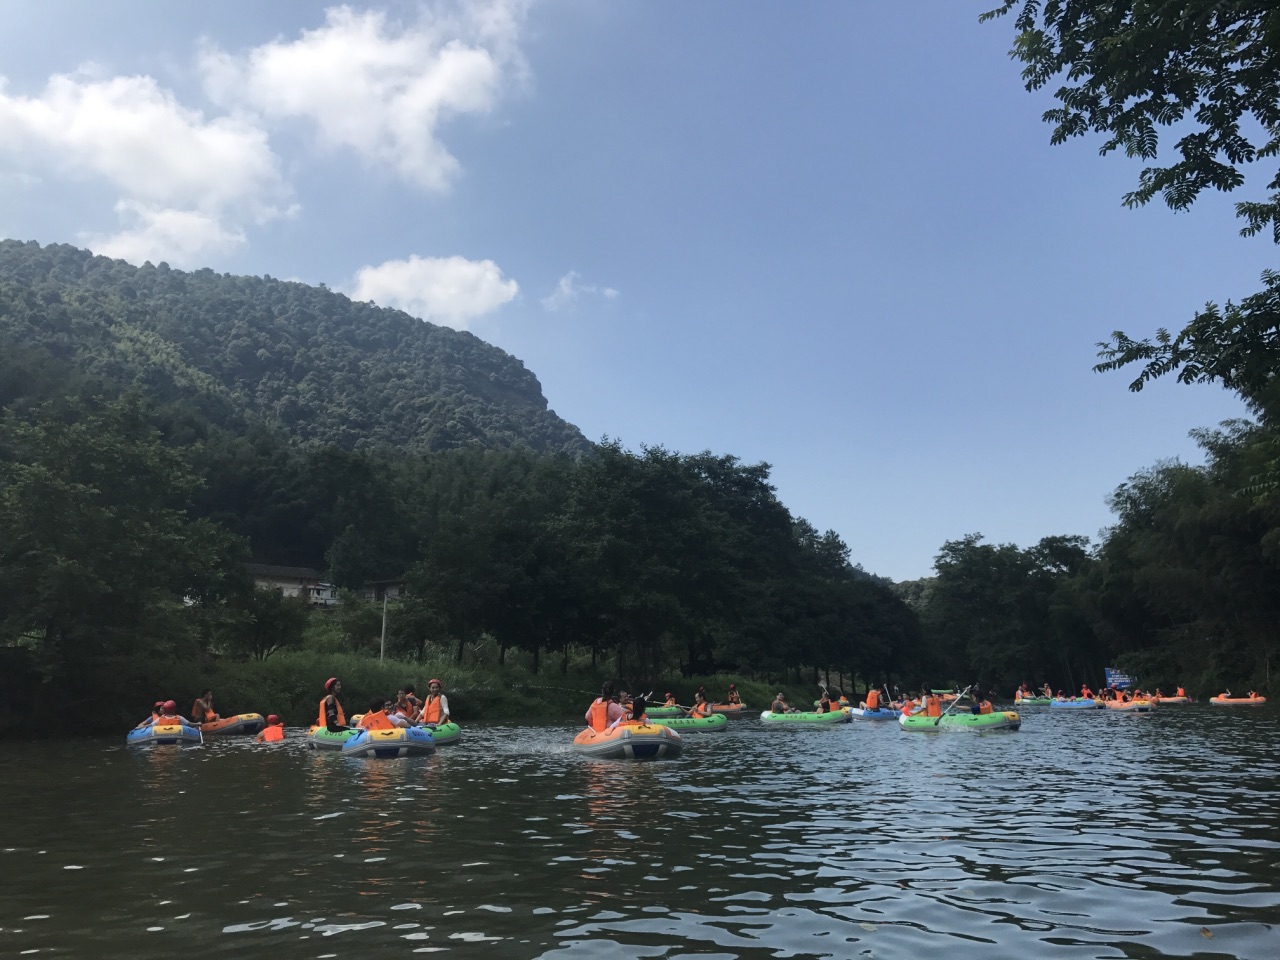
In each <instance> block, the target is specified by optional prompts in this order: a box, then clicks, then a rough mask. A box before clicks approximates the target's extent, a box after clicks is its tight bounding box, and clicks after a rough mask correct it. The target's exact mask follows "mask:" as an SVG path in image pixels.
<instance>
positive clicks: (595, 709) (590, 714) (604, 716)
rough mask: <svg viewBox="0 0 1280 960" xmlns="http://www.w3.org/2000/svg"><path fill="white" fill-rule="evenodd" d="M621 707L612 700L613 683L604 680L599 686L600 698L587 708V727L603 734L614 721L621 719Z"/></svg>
mask: <svg viewBox="0 0 1280 960" xmlns="http://www.w3.org/2000/svg"><path fill="white" fill-rule="evenodd" d="M622 716H623V713H622V705H621V704H620V703H618V702H617V701H616V700H614V699H613V681H612V680H606V681H605V682H604V683H602V684H601V685H600V696H598V697H596V698H595V700H594V701H592V703H591V706H589V707H587V714H586V721H587V726H589V727H590V728H591V729H592V730H595V731H596V732H597V733H603V732H604V731H605V730H608V729H609V727H610V726H611V725H612V724H613V723H614V722H615V721H616V720H620V719H622Z"/></svg>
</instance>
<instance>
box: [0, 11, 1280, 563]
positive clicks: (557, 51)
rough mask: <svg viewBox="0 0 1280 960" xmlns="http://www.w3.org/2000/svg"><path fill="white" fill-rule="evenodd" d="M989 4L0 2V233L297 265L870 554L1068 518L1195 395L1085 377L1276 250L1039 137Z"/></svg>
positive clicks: (1194, 409) (1167, 441)
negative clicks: (527, 374) (516, 362)
mask: <svg viewBox="0 0 1280 960" xmlns="http://www.w3.org/2000/svg"><path fill="white" fill-rule="evenodd" d="M990 5H991V0H980V2H977V3H966V2H957V0H946V2H943V0H932V2H926V0H915V2H912V3H910V4H903V3H878V4H876V3H845V2H825V3H820V2H814V3H805V4H783V3H763V2H756V0H743V2H729V0H721V2H704V3H694V4H691V3H685V2H654V0H646V2H639V0H632V2H617V3H606V2H585V0H584V2H571V0H560V2H544V3H537V2H534V3H529V4H525V3H516V2H500V3H492V4H478V3H474V4H467V5H463V6H447V5H442V4H409V3H391V4H382V5H373V6H370V5H364V4H353V5H350V6H347V7H332V8H329V9H328V10H326V8H325V7H324V6H323V5H320V4H312V3H297V2H293V3H286V2H279V3H272V4H262V3H246V2H223V3H219V4H205V5H200V6H195V5H187V4H181V5H179V4H170V3H167V2H135V3H132V4H129V5H127V6H123V5H121V6H111V7H107V6H106V5H89V4H82V3H72V2H65V0H46V2H45V3H42V4H41V5H38V6H37V5H30V4H29V5H13V6H11V7H10V8H9V9H7V10H6V17H7V21H8V22H7V25H6V29H5V31H3V33H0V76H3V77H4V78H5V82H4V84H3V86H2V87H0V197H2V198H3V203H0V234H2V235H4V236H10V237H17V238H20V239H24V240H25V239H34V240H38V241H40V242H42V243H49V242H70V243H76V244H79V245H82V246H89V247H91V248H93V249H95V250H98V251H100V252H105V253H109V254H111V255H115V256H123V257H125V258H126V259H130V260H133V261H135V262H141V261H142V260H145V259H148V258H150V259H152V260H157V261H158V260H161V259H165V260H168V261H169V262H170V263H172V264H173V265H175V266H184V267H199V266H211V267H213V268H215V269H217V270H220V271H227V272H232V273H251V274H270V275H272V276H275V277H282V278H296V279H300V280H304V281H307V282H311V283H326V284H328V285H329V286H330V287H333V288H335V289H339V290H343V291H345V292H348V293H350V294H352V295H353V296H356V297H358V298H360V299H373V300H375V301H376V302H378V303H382V304H384V305H388V306H398V307H403V308H405V309H408V310H409V311H410V312H412V313H415V315H419V316H426V317H427V318H429V319H431V320H433V321H434V322H441V323H447V324H449V325H451V326H455V327H459V328H463V329H468V330H471V331H472V332H473V333H475V334H476V335H477V336H480V337H481V338H483V339H485V340H487V341H489V342H491V343H494V344H496V345H497V346H499V347H502V348H503V349H504V350H507V351H508V352H510V353H512V354H514V355H515V356H517V357H519V358H521V359H522V360H523V361H524V362H525V364H526V365H527V366H528V367H529V368H530V369H531V370H533V371H534V372H535V373H536V374H537V376H538V377H539V379H540V380H541V381H542V384H543V389H544V392H545V394H546V396H547V398H548V400H549V401H550V404H551V406H552V408H553V409H555V410H556V411H557V412H558V413H559V414H560V415H561V416H563V417H564V418H565V419H567V420H569V421H571V422H573V423H575V424H577V425H578V426H579V427H580V428H581V429H582V430H583V431H584V433H586V435H587V436H588V437H591V438H599V437H601V436H604V435H609V436H612V437H616V438H618V439H620V440H621V441H622V442H623V443H625V444H626V445H628V446H632V447H638V446H640V445H641V444H660V445H663V446H666V447H668V448H671V449H676V450H681V451H685V452H690V453H692V452H697V451H699V450H703V449H709V450H712V451H714V452H717V453H732V454H735V455H737V456H739V457H741V458H742V459H743V460H746V461H749V462H755V461H760V460H763V461H767V462H769V463H770V464H772V465H773V467H774V473H773V476H774V481H775V483H776V484H777V486H778V492H779V495H780V497H781V499H782V500H783V501H784V502H785V503H786V504H787V505H788V507H790V509H791V510H792V512H793V513H795V514H798V515H800V516H803V517H805V518H807V519H808V520H809V521H811V522H812V523H813V524H814V525H815V526H817V527H819V528H821V529H827V528H830V529H834V530H835V531H837V532H838V533H839V534H840V535H841V536H842V537H844V539H845V540H846V542H848V543H849V545H850V547H851V549H852V555H853V559H854V560H855V561H857V562H860V563H862V564H863V566H865V567H866V568H867V569H869V570H872V571H875V572H877V573H880V574H883V575H885V576H889V577H892V578H894V579H909V578H914V577H918V576H923V575H927V574H928V573H929V572H930V571H931V567H932V561H933V557H934V555H935V554H936V553H937V551H938V548H939V547H940V546H941V545H942V543H943V542H944V541H946V540H948V539H953V538H957V537H960V536H963V535H965V534H967V533H971V532H975V531H976V532H981V533H983V534H985V535H986V537H987V538H988V539H989V540H992V541H996V542H1013V543H1017V544H1019V545H1022V546H1027V545H1030V544H1032V543H1034V542H1035V541H1037V540H1038V539H1040V538H1041V537H1043V536H1047V535H1051V534H1067V533H1079V534H1084V535H1086V536H1090V537H1096V535H1097V534H1098V531H1099V530H1100V529H1101V528H1103V527H1104V526H1105V525H1106V524H1107V523H1108V522H1109V521H1110V514H1109V513H1108V511H1107V508H1106V505H1105V498H1106V496H1107V494H1108V493H1109V492H1110V491H1111V490H1112V489H1113V488H1114V487H1115V486H1116V485H1117V484H1119V483H1121V482H1123V481H1124V480H1125V479H1126V477H1128V476H1129V475H1131V474H1132V473H1134V472H1135V471H1137V470H1139V469H1142V468H1144V467H1147V466H1150V465H1152V464H1154V463H1155V462H1156V461H1158V460H1160V459H1162V458H1169V457H1179V456H1180V457H1183V458H1184V459H1191V460H1198V459H1199V458H1198V453H1197V451H1196V448H1195V446H1194V444H1193V443H1192V442H1191V441H1190V440H1189V439H1188V438H1187V431H1188V430H1189V429H1191V428H1193V427H1198V426H1208V425H1213V424H1215V423H1217V422H1219V421H1221V420H1223V419H1226V418H1229V417H1235V416H1240V415H1243V408H1242V407H1241V405H1240V404H1239V403H1238V402H1237V401H1236V400H1234V399H1233V398H1232V396H1231V395H1229V394H1227V393H1226V392H1224V391H1221V390H1219V389H1217V388H1214V387H1194V388H1193V387H1182V386H1179V385H1177V384H1174V383H1159V384H1157V385H1155V386H1153V387H1151V388H1148V389H1147V390H1145V391H1143V392H1142V393H1141V394H1136V395H1135V394H1131V393H1129V392H1128V390H1127V389H1126V386H1127V383H1128V380H1129V379H1130V378H1129V377H1126V376H1125V375H1124V374H1123V373H1122V374H1110V375H1100V374H1094V373H1092V372H1091V369H1090V368H1091V366H1092V364H1093V363H1094V362H1095V356H1094V354H1095V347H1094V344H1095V343H1096V342H1097V341H1099V340H1103V339H1106V338H1107V336H1108V334H1109V333H1110V331H1112V330H1114V329H1117V328H1119V329H1124V330H1125V331H1126V332H1128V333H1130V334H1131V335H1141V336H1146V335H1149V334H1150V333H1152V332H1153V331H1154V330H1155V328H1156V327H1158V326H1168V327H1171V328H1175V329H1176V328H1179V327H1181V326H1182V325H1183V324H1184V323H1185V322H1186V320H1188V319H1189V318H1190V316H1191V314H1192V312H1193V311H1194V310H1195V309H1196V308H1197V307H1199V306H1201V305H1203V304H1204V302H1206V301H1208V300H1215V301H1219V302H1221V301H1223V300H1225V299H1227V298H1237V299H1238V298H1239V297H1241V296H1244V295H1247V294H1248V293H1250V292H1253V291H1254V290H1255V289H1257V288H1258V287H1259V281H1258V275H1259V273H1260V272H1261V270H1262V269H1264V268H1266V267H1267V266H1268V265H1269V264H1270V262H1271V258H1273V256H1274V248H1273V247H1272V246H1271V245H1270V244H1268V243H1267V242H1265V241H1263V240H1245V239H1242V238H1240V237H1238V236H1237V224H1236V221H1235V218H1234V214H1233V211H1232V209H1231V203H1232V202H1233V201H1234V200H1235V199H1237V198H1235V197H1218V196H1213V197H1205V198H1202V200H1201V201H1200V203H1199V204H1197V206H1196V207H1195V208H1194V209H1193V210H1192V211H1190V212H1188V213H1183V214H1177V215H1175V214H1173V213H1172V212H1170V211H1168V210H1167V209H1166V208H1164V207H1161V206H1154V205H1153V206H1150V207H1148V208H1145V209H1142V210H1139V211H1128V210H1125V209H1124V208H1123V207H1121V205H1120V197H1121V195H1122V194H1123V193H1124V192H1125V191H1126V190H1127V189H1129V188H1130V187H1131V185H1132V184H1133V182H1134V180H1135V178H1136V175H1137V170H1138V165H1137V164H1135V163H1133V162H1131V161H1128V160H1126V159H1125V158H1123V157H1116V156H1109V157H1105V158H1102V157H1099V156H1098V152H1097V151H1098V147H1099V146H1100V143H1099V142H1098V141H1097V140H1076V141H1073V142H1071V143H1069V144H1067V145H1064V146H1060V147H1052V146H1050V144H1049V142H1048V139H1049V128H1048V127H1047V126H1046V125H1045V124H1043V123H1042V122H1041V120H1040V114H1041V112H1042V111H1043V110H1044V109H1046V107H1047V106H1048V105H1049V100H1048V98H1047V97H1046V96H1045V95H1032V94H1028V93H1027V92H1026V91H1024V90H1023V88H1022V85H1021V82H1020V79H1019V68H1018V65H1017V64H1015V63H1014V62H1012V61H1011V60H1010V59H1009V58H1008V56H1007V50H1008V48H1009V46H1010V41H1011V36H1012V25H1011V24H1010V23H1009V22H1008V21H1002V22H997V23H994V24H986V25H980V24H979V23H978V21H977V17H978V14H979V13H980V12H981V11H982V10H983V9H985V8H986V7H988V6H990Z"/></svg>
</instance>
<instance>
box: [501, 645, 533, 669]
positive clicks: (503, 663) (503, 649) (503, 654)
mask: <svg viewBox="0 0 1280 960" xmlns="http://www.w3.org/2000/svg"><path fill="white" fill-rule="evenodd" d="M506 665H507V645H506V644H505V643H500V644H498V666H500V667H505V666H506ZM533 672H534V673H537V672H538V671H537V670H534V671H533Z"/></svg>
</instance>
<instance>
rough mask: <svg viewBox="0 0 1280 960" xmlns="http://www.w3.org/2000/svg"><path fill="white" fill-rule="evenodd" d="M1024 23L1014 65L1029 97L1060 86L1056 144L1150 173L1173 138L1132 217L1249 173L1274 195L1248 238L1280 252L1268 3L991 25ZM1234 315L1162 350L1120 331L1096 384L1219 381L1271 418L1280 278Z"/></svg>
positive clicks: (1144, 0)
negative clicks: (1140, 209)
mask: <svg viewBox="0 0 1280 960" xmlns="http://www.w3.org/2000/svg"><path fill="white" fill-rule="evenodd" d="M1015 9H1017V11H1018V12H1017V16H1016V18H1015V21H1014V22H1015V28H1016V30H1017V34H1016V37H1015V40H1014V46H1013V50H1012V56H1013V57H1014V58H1016V59H1018V60H1020V61H1022V63H1023V64H1025V67H1024V69H1023V72H1022V76H1023V79H1024V80H1025V82H1026V86H1027V89H1028V90H1038V89H1041V88H1043V87H1046V86H1048V85H1049V84H1050V83H1053V82H1055V79H1056V78H1058V77H1059V76H1061V75H1064V74H1065V82H1064V83H1063V84H1062V85H1061V86H1059V87H1058V88H1057V89H1056V90H1055V92H1054V96H1055V98H1056V99H1057V101H1058V104H1059V106H1057V107H1055V108H1053V109H1051V110H1049V111H1047V112H1046V113H1045V114H1044V119H1045V120H1046V121H1047V122H1049V123H1051V124H1053V125H1054V129H1053V134H1052V137H1051V140H1052V142H1053V143H1055V144H1056V143H1063V142H1065V141H1066V140H1067V139H1069V138H1071V137H1076V136H1082V135H1085V134H1087V133H1091V132H1092V133H1098V134H1101V135H1103V136H1105V137H1106V139H1105V140H1104V142H1103V145H1102V151H1101V152H1102V153H1104V154H1105V153H1109V152H1112V151H1115V150H1123V151H1124V152H1125V153H1126V154H1127V155H1128V156H1130V157H1137V158H1141V159H1143V160H1149V161H1154V160H1157V159H1158V158H1159V155H1160V149H1159V148H1160V130H1161V128H1165V129H1168V128H1175V127H1176V129H1177V133H1178V134H1179V139H1178V140H1177V142H1176V143H1175V144H1174V151H1175V153H1176V159H1172V158H1171V159H1172V162H1168V163H1165V164H1163V165H1153V166H1148V167H1146V168H1145V169H1144V170H1143V171H1142V173H1141V174H1140V176H1139V178H1138V186H1137V188H1136V189H1134V190H1132V191H1130V192H1129V193H1127V194H1126V195H1125V197H1124V203H1125V205H1127V206H1130V207H1134V206H1139V205H1142V204H1145V203H1147V202H1148V201H1150V200H1151V199H1153V198H1154V197H1156V196H1159V197H1161V198H1162V199H1163V200H1164V201H1165V203H1166V204H1168V205H1169V206H1170V207H1171V208H1173V209H1174V210H1183V209H1186V208H1187V207H1189V206H1190V205H1191V204H1192V203H1194V202H1195V200H1196V198H1197V197H1198V196H1199V195H1200V194H1201V192H1203V191H1204V190H1206V189H1214V190H1219V191H1233V190H1236V189H1238V188H1240V187H1242V186H1244V185H1245V183H1246V172H1247V171H1248V170H1249V168H1250V167H1251V166H1252V165H1253V164H1263V165H1268V164H1270V166H1269V167H1268V173H1267V176H1270V178H1271V179H1270V180H1269V182H1267V184H1266V186H1265V194H1264V195H1263V196H1261V197H1259V198H1257V199H1252V200H1245V201H1241V202H1239V203H1237V204H1236V212H1237V214H1238V215H1239V216H1240V217H1241V218H1242V219H1243V221H1244V225H1243V227H1242V228H1241V233H1242V234H1244V235H1246V236H1252V235H1255V234H1258V233H1263V232H1268V233H1270V234H1271V236H1272V238H1273V240H1274V241H1275V242H1276V243H1280V166H1277V165H1275V159H1276V157H1277V156H1280V44H1278V43H1277V42H1276V37H1277V36H1278V35H1280V7H1277V6H1276V4H1275V3H1273V2H1270V0H1072V2H1065V0H1009V2H1007V3H1004V4H1001V5H1000V6H999V7H997V8H996V9H994V10H992V11H990V12H988V13H986V14H984V15H983V17H982V19H983V20H989V19H992V18H994V17H999V16H1003V15H1005V14H1007V13H1010V12H1011V11H1013V10H1015ZM1263 282H1264V284H1265V290H1263V291H1262V292H1260V293H1257V294H1254V295H1252V296H1249V297H1247V298H1246V299H1245V300H1243V301H1242V302H1241V303H1239V304H1234V303H1231V302H1228V303H1227V304H1226V306H1225V307H1222V308H1219V307H1218V306H1217V305H1215V304H1209V305H1208V306H1207V307H1206V308H1205V309H1204V311H1203V312H1201V313H1198V314H1196V316H1195V318H1194V319H1193V320H1192V321H1191V322H1190V323H1189V324H1188V325H1187V326H1186V327H1185V328H1184V329H1183V330H1182V331H1181V332H1179V333H1178V334H1176V335H1173V334H1170V333H1169V331H1168V330H1167V329H1163V328H1162V329H1160V330H1159V331H1158V332H1157V334H1156V337H1155V340H1154V342H1153V341H1151V340H1146V339H1144V340H1134V339H1133V338H1131V337H1129V336H1127V335H1126V334H1125V333H1124V332H1122V331H1116V332H1115V333H1114V334H1113V335H1112V339H1111V340H1110V341H1108V342H1104V343H1100V344H1099V347H1100V348H1101V352H1100V354H1099V355H1100V356H1101V357H1102V358H1103V362H1102V363H1100V364H1098V366H1097V368H1096V369H1098V370H1115V369H1119V368H1121V367H1125V366H1128V365H1129V364H1132V363H1139V364H1141V365H1142V368H1141V372H1140V374H1139V375H1138V376H1137V378H1136V379H1134V381H1133V382H1132V383H1131V384H1130V389H1132V390H1135V391H1136V390H1141V389H1142V387H1143V386H1144V385H1145V384H1146V383H1147V382H1149V381H1150V380H1152V379H1154V378H1157V377H1160V376H1163V375H1165V374H1169V373H1174V372H1177V376H1178V379H1179V380H1180V381H1182V382H1186V383H1193V382H1210V381H1216V382H1219V383H1221V384H1222V385H1224V386H1226V387H1227V388H1228V389H1231V390H1237V391H1239V392H1240V393H1241V394H1242V395H1243V396H1244V397H1245V399H1246V400H1248V401H1249V402H1250V403H1252V404H1254V405H1255V407H1257V408H1265V407H1268V406H1270V405H1272V404H1274V402H1275V400H1276V397H1275V396H1273V392H1274V387H1273V383H1274V380H1275V376H1276V372H1277V370H1278V369H1280V277H1278V276H1277V275H1276V274H1275V273H1273V272H1271V271H1268V272H1267V273H1264V274H1263Z"/></svg>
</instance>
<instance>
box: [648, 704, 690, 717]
mask: <svg viewBox="0 0 1280 960" xmlns="http://www.w3.org/2000/svg"><path fill="white" fill-rule="evenodd" d="M645 716H647V717H648V718H649V719H650V720H656V719H658V718H670V717H683V716H684V710H683V709H681V708H680V707H649V708H648V709H646V710H645Z"/></svg>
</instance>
